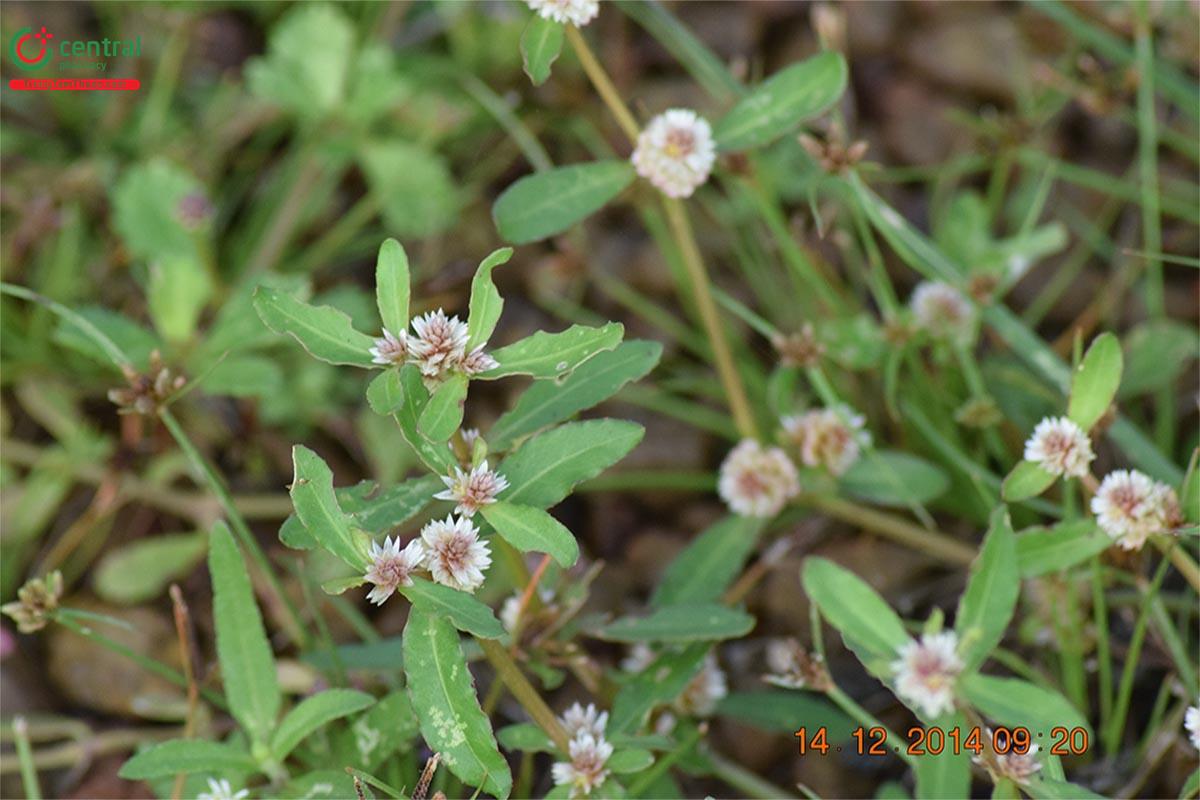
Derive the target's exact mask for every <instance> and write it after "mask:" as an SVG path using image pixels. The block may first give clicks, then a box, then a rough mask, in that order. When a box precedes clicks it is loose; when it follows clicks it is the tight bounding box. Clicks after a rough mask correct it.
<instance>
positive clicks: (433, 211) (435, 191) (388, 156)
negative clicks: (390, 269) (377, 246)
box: [359, 139, 461, 238]
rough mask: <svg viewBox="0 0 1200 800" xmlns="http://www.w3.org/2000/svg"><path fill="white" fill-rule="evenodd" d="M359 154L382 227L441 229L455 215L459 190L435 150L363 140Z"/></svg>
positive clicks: (406, 232) (414, 231)
mask: <svg viewBox="0 0 1200 800" xmlns="http://www.w3.org/2000/svg"><path fill="white" fill-rule="evenodd" d="M359 160H360V162H361V164H362V169H363V173H364V174H365V175H366V176H367V186H368V187H369V188H370V190H371V194H373V195H375V196H376V197H377V198H378V200H379V202H380V204H381V205H382V209H383V219H384V221H385V222H386V223H387V226H388V230H390V231H395V232H396V233H397V234H399V235H400V236H411V237H417V238H420V237H425V236H431V235H433V234H435V233H439V232H441V231H444V230H447V229H448V228H450V227H451V226H452V225H453V224H454V222H455V221H456V220H457V219H458V209H459V205H460V203H461V200H460V198H459V190H458V188H457V187H456V185H455V181H454V176H453V175H452V174H451V173H450V168H449V166H448V165H447V164H446V159H445V158H443V157H442V156H441V155H439V154H438V153H435V152H433V151H432V150H429V149H428V148H426V147H423V146H421V145H418V144H413V143H410V142H405V141H402V140H399V139H389V140H387V141H386V142H380V143H375V144H368V145H365V146H364V147H363V148H362V152H361V155H360V159H359Z"/></svg>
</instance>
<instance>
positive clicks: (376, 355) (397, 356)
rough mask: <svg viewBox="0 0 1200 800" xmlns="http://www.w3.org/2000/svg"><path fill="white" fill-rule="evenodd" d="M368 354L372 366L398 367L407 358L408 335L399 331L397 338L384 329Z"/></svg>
mask: <svg viewBox="0 0 1200 800" xmlns="http://www.w3.org/2000/svg"><path fill="white" fill-rule="evenodd" d="M368 352H370V353H371V363H372V364H383V365H385V366H389V367H390V366H399V365H401V364H403V363H404V360H405V359H406V358H408V333H407V332H405V331H400V334H399V335H398V336H397V335H395V334H393V333H392V332H391V331H389V330H388V329H387V328H384V329H383V336H382V337H380V338H379V339H376V340H375V346H374V347H372V348H371V349H370V350H369V351H368Z"/></svg>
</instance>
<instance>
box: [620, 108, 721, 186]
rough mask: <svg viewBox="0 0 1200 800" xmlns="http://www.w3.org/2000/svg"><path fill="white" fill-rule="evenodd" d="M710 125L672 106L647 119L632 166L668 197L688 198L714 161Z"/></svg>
mask: <svg viewBox="0 0 1200 800" xmlns="http://www.w3.org/2000/svg"><path fill="white" fill-rule="evenodd" d="M716 158H717V150H716V145H715V144H713V138H712V128H711V127H709V124H708V122H707V121H706V120H705V119H704V118H703V117H700V116H697V114H696V112H695V111H691V110H689V109H686V108H673V109H671V110H670V111H666V112H664V113H662V114H659V115H658V116H657V117H655V118H654V119H652V120H650V124H649V125H647V126H646V129H645V130H643V131H642V132H641V134H640V135H639V136H638V140H637V148H636V149H634V151H633V156H632V160H633V166H634V168H635V169H636V170H637V173H638V175H641V176H642V177H643V178H645V179H646V180H648V181H650V183H652V184H653V185H654V186H655V188H657V189H658V190H659V191H660V192H662V193H663V194H665V195H667V196H668V197H690V196H691V195H692V192H694V191H696V188H697V187H698V186H700V185H701V184H703V183H704V182H705V181H707V180H708V174H709V173H710V172H711V171H712V166H713V162H714V161H716Z"/></svg>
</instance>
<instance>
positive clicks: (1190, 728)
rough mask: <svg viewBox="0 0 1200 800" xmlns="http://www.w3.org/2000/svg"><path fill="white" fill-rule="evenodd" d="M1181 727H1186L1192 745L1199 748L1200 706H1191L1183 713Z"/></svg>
mask: <svg viewBox="0 0 1200 800" xmlns="http://www.w3.org/2000/svg"><path fill="white" fill-rule="evenodd" d="M1183 727H1184V728H1186V729H1187V732H1188V738H1189V739H1191V740H1192V747H1194V748H1196V749H1197V750H1200V706H1192V707H1190V708H1189V709H1188V710H1187V713H1186V714H1184V715H1183Z"/></svg>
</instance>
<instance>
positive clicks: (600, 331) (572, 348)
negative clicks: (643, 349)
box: [476, 322, 625, 380]
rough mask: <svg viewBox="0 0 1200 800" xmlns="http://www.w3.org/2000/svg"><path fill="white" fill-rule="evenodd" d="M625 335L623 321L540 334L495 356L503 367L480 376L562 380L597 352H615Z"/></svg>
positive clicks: (491, 378)
mask: <svg viewBox="0 0 1200 800" xmlns="http://www.w3.org/2000/svg"><path fill="white" fill-rule="evenodd" d="M624 335H625V326H623V325H621V323H619V322H609V323H608V324H606V325H603V326H601V327H599V328H590V327H588V326H586V325H572V326H571V327H570V328H567V329H566V330H565V331H561V332H559V333H546V332H545V331H538V332H537V333H535V334H533V335H532V336H528V337H526V338H524V339H522V340H521V341H519V342H514V343H513V344H510V345H508V346H507V347H501V348H500V349H499V350H497V351H496V352H494V353H492V357H493V358H495V359H496V362H497V363H498V365H499V366H497V367H495V368H494V369H490V370H488V371H487V372H482V373H480V374H479V375H477V376H476V377H477V378H480V379H482V380H495V379H497V378H506V377H508V376H510V375H530V376H532V377H534V378H538V379H544V378H562V377H564V376H566V375H568V374H570V373H571V371H572V370H574V369H575V368H576V367H578V366H579V365H580V364H582V363H584V362H585V361H587V360H588V359H589V358H591V357H593V356H595V355H596V354H597V353H603V352H604V351H606V350H612V349H613V348H614V347H616V346H617V345H619V344H620V343H621V338H622V337H623V336H624Z"/></svg>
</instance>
